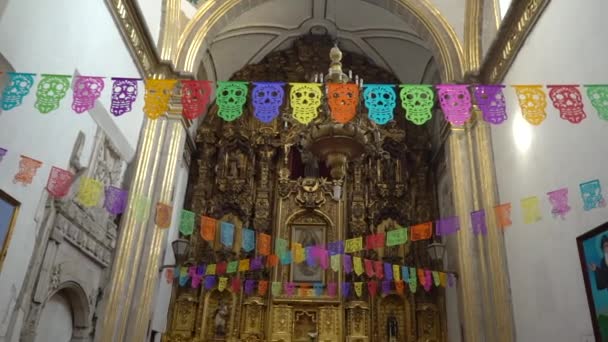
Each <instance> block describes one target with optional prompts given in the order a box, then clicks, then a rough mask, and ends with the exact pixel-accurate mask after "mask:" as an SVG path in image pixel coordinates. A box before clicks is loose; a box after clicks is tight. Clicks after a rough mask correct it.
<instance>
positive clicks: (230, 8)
mask: <svg viewBox="0 0 608 342" xmlns="http://www.w3.org/2000/svg"><path fill="white" fill-rule="evenodd" d="M136 1H137V2H138V4H139V7H140V9H141V13H142V15H143V17H144V18H145V20H146V26H147V28H148V30H149V31H150V33H151V34H152V37H153V39H154V40H155V41H156V42H157V48H158V53H159V56H160V59H161V60H162V61H164V62H167V63H170V64H171V65H172V66H173V67H174V70H175V71H176V72H178V73H181V74H183V75H191V76H195V77H198V78H207V79H212V80H221V79H226V78H229V77H230V75H232V73H234V72H235V71H236V70H238V69H239V68H241V67H242V66H244V65H247V64H249V63H255V62H257V61H260V60H261V59H262V58H263V57H264V56H265V55H267V54H269V53H270V52H272V51H276V50H280V49H285V48H286V47H288V46H290V44H291V42H292V41H293V40H294V39H295V38H296V37H297V36H301V35H306V34H310V33H313V34H329V35H330V36H332V37H334V38H336V39H337V40H338V41H339V44H340V47H341V48H342V49H343V50H344V51H345V52H346V53H348V52H349V51H350V52H355V53H359V54H362V55H365V56H367V57H368V58H369V59H370V60H371V61H373V62H374V63H375V64H377V65H378V66H380V67H382V68H384V69H387V70H388V71H391V72H393V73H394V74H395V75H397V76H398V78H399V79H400V81H401V82H403V83H418V82H434V81H437V77H436V75H437V74H439V75H440V78H441V80H442V81H443V82H450V81H454V80H457V79H460V78H461V77H462V76H463V74H464V72H465V70H466V68H467V67H468V65H467V64H466V63H468V60H465V57H466V56H465V53H464V52H463V47H462V46H463V45H462V44H463V41H464V32H465V30H464V26H465V25H464V23H465V19H466V16H465V15H464V13H465V7H466V6H465V0H196V1H194V2H195V3H196V4H193V3H192V1H191V0H145V1H144V0H136ZM471 1H473V2H475V3H476V4H480V3H481V2H480V1H483V0H471ZM493 1H498V0H493ZM159 7H161V13H160V15H159V13H158V8H159ZM470 21H471V20H468V21H466V22H467V23H469V22H470Z"/></svg>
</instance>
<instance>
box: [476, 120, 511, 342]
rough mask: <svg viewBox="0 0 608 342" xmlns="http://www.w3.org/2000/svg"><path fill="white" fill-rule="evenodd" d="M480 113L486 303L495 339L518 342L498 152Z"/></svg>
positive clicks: (478, 139)
mask: <svg viewBox="0 0 608 342" xmlns="http://www.w3.org/2000/svg"><path fill="white" fill-rule="evenodd" d="M475 114H477V116H478V118H479V119H478V120H477V123H476V124H475V126H474V128H473V131H474V142H473V143H474V145H475V154H476V156H477V166H478V175H477V176H478V179H479V184H480V185H481V188H480V189H479V193H480V195H479V204H480V208H485V210H486V223H487V225H488V234H487V235H486V236H485V237H483V238H482V240H481V246H482V247H483V253H484V254H485V255H487V258H485V259H484V261H485V262H486V264H485V269H486V272H485V278H486V279H485V284H486V286H488V287H489V292H490V298H489V301H488V302H486V305H485V306H484V307H486V308H487V309H490V310H491V314H492V319H493V320H494V321H493V324H494V325H493V329H492V331H491V332H490V333H491V334H493V335H490V337H492V340H493V341H504V342H512V341H515V324H514V321H513V306H512V302H511V292H510V286H509V282H510V280H509V274H508V268H507V255H506V248H505V241H504V235H503V231H502V228H500V227H498V225H497V222H496V216H495V215H494V206H495V205H497V204H499V203H498V196H497V195H498V194H497V184H496V174H495V167H494V154H493V150H492V139H491V130H490V126H489V124H488V123H486V122H484V121H482V120H481V118H480V116H481V113H480V112H479V111H476V112H475Z"/></svg>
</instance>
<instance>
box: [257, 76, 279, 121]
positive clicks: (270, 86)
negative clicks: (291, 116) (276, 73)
mask: <svg viewBox="0 0 608 342" xmlns="http://www.w3.org/2000/svg"><path fill="white" fill-rule="evenodd" d="M283 85H284V83H278V82H277V83H265V82H256V83H254V86H255V87H254V88H253V90H252V92H251V93H252V96H251V102H252V105H253V108H254V113H255V116H256V118H258V119H259V120H260V121H262V122H264V123H269V122H271V121H272V120H274V118H276V117H277V116H278V115H279V109H280V107H281V105H282V104H283V97H284V95H285V91H284V90H283Z"/></svg>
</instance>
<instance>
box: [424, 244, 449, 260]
mask: <svg viewBox="0 0 608 342" xmlns="http://www.w3.org/2000/svg"><path fill="white" fill-rule="evenodd" d="M426 248H427V251H428V252H429V256H430V257H431V260H433V261H434V262H440V261H441V260H443V255H444V253H445V244H443V243H441V242H438V241H435V242H433V243H431V244H430V245H428V246H427V247H426Z"/></svg>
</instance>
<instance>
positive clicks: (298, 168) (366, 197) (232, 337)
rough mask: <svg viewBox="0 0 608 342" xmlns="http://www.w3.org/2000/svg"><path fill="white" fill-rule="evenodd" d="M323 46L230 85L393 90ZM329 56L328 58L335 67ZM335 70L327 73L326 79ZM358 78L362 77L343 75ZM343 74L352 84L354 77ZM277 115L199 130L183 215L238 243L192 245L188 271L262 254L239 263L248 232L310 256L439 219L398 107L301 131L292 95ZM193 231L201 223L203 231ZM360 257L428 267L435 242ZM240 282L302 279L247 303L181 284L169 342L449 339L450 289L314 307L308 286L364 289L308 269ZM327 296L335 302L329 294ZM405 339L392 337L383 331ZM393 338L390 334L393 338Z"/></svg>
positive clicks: (313, 44) (283, 269) (250, 275)
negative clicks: (219, 224) (222, 224)
mask: <svg viewBox="0 0 608 342" xmlns="http://www.w3.org/2000/svg"><path fill="white" fill-rule="evenodd" d="M331 48H332V43H331V41H330V40H329V38H327V37H320V36H305V37H301V38H299V39H298V40H296V41H295V42H294V44H293V47H292V48H289V49H287V50H283V51H278V52H274V53H271V54H270V55H268V56H267V57H266V58H264V59H263V60H262V61H261V62H260V63H258V64H255V65H248V66H246V67H244V68H243V69H241V70H240V71H238V72H237V73H235V74H234V76H233V77H232V78H233V79H234V80H244V81H279V82H311V81H314V80H315V79H314V78H315V75H317V76H316V77H318V78H317V81H319V80H321V78H320V77H319V75H320V74H325V75H324V76H325V81H326V82H328V81H335V82H340V81H342V82H343V81H344V80H348V81H351V82H360V83H362V80H363V79H364V80H365V82H366V83H392V84H397V83H399V82H398V80H397V79H396V78H395V77H394V76H393V75H392V74H390V73H389V72H387V71H385V70H383V69H380V68H378V67H376V66H374V65H373V64H371V63H370V62H369V61H368V60H367V59H365V58H364V57H362V56H358V55H356V54H351V53H347V54H345V56H344V59H343V60H342V61H340V59H341V57H342V56H341V53H340V51H339V50H337V49H331ZM330 49H331V60H330ZM329 65H331V66H330V71H329V73H328V74H327V72H326V70H327V69H326V68H327V66H329ZM342 65H344V69H345V70H347V69H351V70H352V74H356V75H358V76H357V78H356V80H355V79H352V76H347V75H346V73H343V72H342ZM349 75H351V73H350V72H349ZM285 98H286V100H285V103H284V105H283V107H282V115H281V117H279V118H277V119H275V120H274V121H273V122H272V123H270V124H264V123H262V122H261V121H259V120H257V119H256V118H255V117H254V116H253V115H252V108H251V107H250V105H249V103H248V104H247V105H246V106H245V111H244V113H243V115H242V117H241V118H240V119H237V120H235V121H232V122H225V121H223V120H222V119H220V118H218V116H217V115H216V112H217V107H216V106H215V105H214V106H212V107H211V109H210V110H209V113H208V114H207V115H206V117H205V118H204V121H203V123H202V125H201V126H200V127H199V129H198V132H197V139H196V144H197V146H196V153H195V155H194V156H193V162H192V167H191V173H190V183H189V187H188V193H187V197H186V204H185V208H186V209H189V210H192V211H194V212H195V213H197V214H199V218H200V215H207V216H211V217H214V218H217V219H218V220H222V221H228V222H231V223H233V224H234V225H235V226H236V231H235V243H234V246H233V248H231V249H227V248H226V247H223V246H222V245H221V244H220V243H219V230H218V233H217V234H218V236H217V237H216V241H215V242H214V243H209V242H206V241H203V240H202V239H201V237H200V235H199V234H193V235H192V236H191V238H190V240H191V246H192V248H191V251H190V254H191V255H190V256H191V258H190V262H192V263H193V264H199V263H215V262H220V261H231V260H238V259H243V258H252V257H255V256H256V254H255V253H256V251H255V250H254V251H252V252H249V253H246V252H244V250H242V249H241V245H240V237H241V234H240V230H241V229H242V228H244V227H251V228H252V229H254V230H256V231H257V232H262V233H266V234H270V235H271V236H272V237H273V238H275V237H281V238H283V239H286V240H287V241H290V242H298V243H302V244H303V245H304V246H307V245H312V244H319V243H320V244H323V243H327V242H331V241H336V240H341V239H347V238H350V237H354V236H360V235H367V234H370V233H374V232H385V231H389V230H391V229H395V228H397V226H398V225H402V226H403V225H405V226H407V225H409V224H413V223H420V222H426V221H428V220H431V219H433V218H434V213H435V210H436V209H435V207H436V205H435V190H434V185H433V178H432V174H431V171H432V170H431V167H430V158H431V156H430V137H429V132H428V131H427V128H424V127H419V126H415V125H412V124H410V123H408V122H406V120H405V118H404V115H403V112H402V109H400V108H397V109H396V110H395V120H394V121H392V122H391V123H389V124H387V125H384V126H378V125H375V124H374V123H373V122H372V121H370V120H369V119H367V115H366V113H365V107H364V106H363V105H361V104H360V105H359V108H360V110H359V113H358V115H357V117H356V118H355V119H354V120H352V121H351V122H349V123H348V124H338V123H335V122H333V121H332V120H331V118H330V114H329V109H328V106H327V104H325V103H324V104H323V105H322V106H321V108H320V111H319V117H318V118H317V119H315V120H314V121H313V122H312V123H310V124H309V125H302V124H299V123H297V122H295V121H293V119H292V118H291V116H290V107H289V94H288V93H286V94H285ZM197 224H198V221H197ZM359 254H360V256H362V257H365V258H368V259H374V260H384V261H386V262H391V263H396V264H399V263H400V264H405V265H416V266H420V267H423V266H426V267H431V266H433V265H431V260H430V259H429V256H428V252H427V242H426V241H417V242H409V243H407V244H406V245H403V246H397V247H387V248H384V249H380V250H365V251H361V252H359ZM239 277H240V279H266V280H269V281H271V282H272V281H276V282H278V281H280V282H294V283H296V285H297V287H298V289H297V290H296V295H294V296H284V295H280V296H276V297H275V296H272V295H271V291H270V290H269V291H268V294H267V296H264V297H260V296H258V295H251V296H247V295H245V294H244V293H243V290H241V291H240V293H233V292H231V291H229V290H228V289H226V290H224V291H222V292H220V291H218V290H217V289H214V290H210V291H207V290H205V289H204V287H203V286H201V287H200V288H198V289H192V288H190V287H189V286H185V287H179V286H178V285H177V284H175V285H174V290H173V294H172V299H171V306H170V312H169V317H168V323H167V325H168V326H167V333H166V334H165V335H164V336H163V341H166V342H170V341H285V342H290V341H291V342H296V341H350V342H355V341H356V342H368V341H389V340H394V341H445V340H446V334H445V314H444V313H445V303H444V299H443V298H444V296H443V293H442V290H441V289H440V288H433V289H432V290H431V291H430V292H425V291H424V290H422V289H421V287H419V290H418V291H417V292H416V293H414V294H412V293H409V292H408V291H406V293H405V295H403V296H402V295H399V294H397V293H389V294H380V293H379V294H378V295H377V296H375V298H370V297H369V296H368V295H367V293H366V291H365V292H364V295H363V296H362V297H357V296H356V295H355V294H354V291H352V290H351V294H350V295H349V296H348V297H345V296H343V294H342V293H341V287H340V286H338V294H337V296H336V297H329V296H327V295H322V296H315V295H314V291H313V289H312V287H311V286H310V285H311V284H312V282H322V283H323V284H327V283H329V282H337V283H340V282H343V281H349V282H354V281H363V282H365V281H366V279H367V278H366V276H365V274H363V275H362V276H360V277H357V276H355V275H354V273H353V274H350V275H345V274H344V273H343V272H337V273H336V272H333V271H332V270H331V269H327V271H324V270H322V269H321V268H308V267H307V266H306V265H305V263H302V264H292V265H291V266H280V265H279V266H278V267H275V268H267V269H265V270H264V271H252V272H240V274H239ZM324 293H327V292H326V291H324ZM218 310H224V311H226V316H225V317H226V320H225V331H224V332H223V333H222V334H218V332H217V331H216V322H214V319H215V317H216V313H217V311H218ZM389 320H390V321H392V322H393V325H392V327H393V330H395V324H394V322H395V321H396V322H397V324H396V328H397V335H398V336H397V337H396V338H393V339H389V337H388V336H387V335H388V330H389V329H388V328H387V327H388V322H389ZM393 334H394V333H393Z"/></svg>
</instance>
